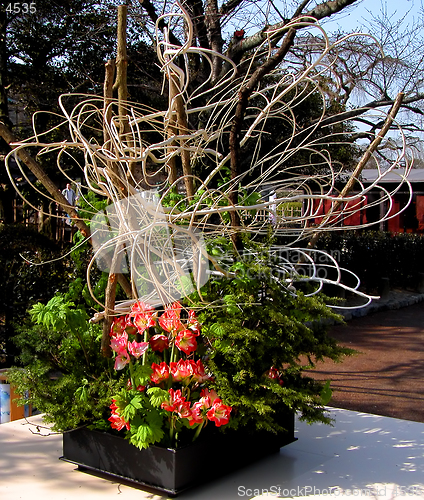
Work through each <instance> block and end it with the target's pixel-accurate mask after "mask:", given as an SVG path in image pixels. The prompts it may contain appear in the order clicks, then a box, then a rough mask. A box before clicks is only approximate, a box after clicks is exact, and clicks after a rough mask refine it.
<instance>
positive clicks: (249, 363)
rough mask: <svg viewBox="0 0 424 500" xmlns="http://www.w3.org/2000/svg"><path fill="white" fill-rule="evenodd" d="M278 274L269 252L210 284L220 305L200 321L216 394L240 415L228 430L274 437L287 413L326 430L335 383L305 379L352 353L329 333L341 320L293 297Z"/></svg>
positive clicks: (317, 301) (209, 294) (319, 303)
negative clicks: (321, 364) (318, 366)
mask: <svg viewBox="0 0 424 500" xmlns="http://www.w3.org/2000/svg"><path fill="white" fill-rule="evenodd" d="M249 245H250V246H252V244H247V247H249ZM262 250H264V249H262ZM273 270H274V271H275V269H273V262H272V261H271V260H270V259H269V257H267V252H266V249H265V251H263V252H261V254H260V255H257V256H256V257H254V258H251V259H250V260H249V259H245V260H239V261H238V262H236V263H234V264H233V266H232V267H231V268H230V271H233V272H235V273H236V276H235V277H234V278H230V279H227V278H222V279H218V280H211V281H209V282H208V284H207V285H205V288H206V290H205V293H204V298H206V300H207V301H208V302H214V304H215V305H218V304H219V305H220V307H215V308H211V307H208V308H206V309H204V310H203V312H202V313H201V314H200V315H199V318H200V320H201V322H202V324H203V330H202V332H203V335H204V336H205V337H206V338H207V339H208V341H209V345H210V349H209V352H208V358H207V365H208V368H209V370H210V371H211V373H213V374H214V384H213V385H214V388H215V389H216V391H217V392H218V394H219V395H220V397H221V398H222V400H223V401H224V403H225V404H228V405H230V406H233V407H234V408H236V411H235V414H234V416H232V418H231V420H230V423H229V426H233V427H234V426H237V425H247V426H252V427H256V428H257V429H266V430H268V431H273V432H275V431H276V430H278V429H280V428H281V427H280V424H279V421H280V418H279V417H281V415H284V414H286V413H287V411H299V412H300V415H301V418H303V419H305V420H307V421H308V422H314V421H322V422H326V423H328V422H329V419H328V417H326V415H325V408H324V405H325V404H326V403H327V402H328V400H329V397H331V390H330V387H329V384H322V383H320V382H317V381H314V380H313V379H312V378H310V377H307V376H305V374H304V372H305V370H308V369H309V368H312V367H314V366H315V363H316V362H317V361H319V360H323V359H324V358H330V359H333V360H335V361H339V360H340V359H341V358H342V357H343V356H344V355H348V354H350V353H351V351H350V350H349V349H345V348H342V347H340V346H338V345H337V343H336V341H335V340H334V339H333V338H331V337H329V336H328V334H327V332H326V326H325V320H326V319H329V318H331V319H333V320H340V318H339V317H338V316H337V315H336V314H334V313H333V312H332V311H331V310H330V309H329V308H328V307H327V306H326V305H325V304H324V302H323V300H322V299H321V298H320V297H317V296H312V297H308V296H305V295H304V294H302V293H301V292H298V293H297V296H293V295H292V294H291V293H290V292H289V291H288V290H285V289H284V288H283V287H282V286H281V279H280V278H281V276H280V277H278V276H276V274H275V272H273ZM200 304H201V303H200V302H199V304H198V305H199V306H200ZM270 370H271V371H270ZM270 375H273V376H270Z"/></svg>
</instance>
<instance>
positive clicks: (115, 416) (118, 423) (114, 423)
mask: <svg viewBox="0 0 424 500" xmlns="http://www.w3.org/2000/svg"><path fill="white" fill-rule="evenodd" d="M110 409H111V410H112V414H111V416H110V417H109V418H108V420H109V422H111V424H110V426H111V427H112V429H117V430H118V431H120V430H121V429H123V428H124V427H126V428H127V430H128V431H129V430H130V424H129V422H127V421H126V420H124V419H123V418H122V417H121V416H120V415H119V412H118V407H117V406H116V404H115V400H114V399H112V404H111V405H110Z"/></svg>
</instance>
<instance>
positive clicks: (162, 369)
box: [150, 361, 169, 384]
mask: <svg viewBox="0 0 424 500" xmlns="http://www.w3.org/2000/svg"><path fill="white" fill-rule="evenodd" d="M152 370H153V373H152V374H151V375H150V380H151V381H152V382H153V383H154V384H160V383H161V382H163V381H164V380H167V379H168V377H169V368H168V365H167V364H166V363H165V361H162V363H160V364H159V365H158V364H156V363H152Z"/></svg>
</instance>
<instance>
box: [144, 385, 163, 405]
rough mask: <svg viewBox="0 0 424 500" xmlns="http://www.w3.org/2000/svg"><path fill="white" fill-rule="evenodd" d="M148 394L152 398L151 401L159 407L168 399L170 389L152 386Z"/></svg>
mask: <svg viewBox="0 0 424 500" xmlns="http://www.w3.org/2000/svg"><path fill="white" fill-rule="evenodd" d="M147 394H148V396H149V398H150V403H151V404H152V406H155V407H156V408H159V406H160V405H161V404H162V403H163V402H164V401H167V400H168V391H165V390H164V389H161V388H160V387H150V388H149V389H147Z"/></svg>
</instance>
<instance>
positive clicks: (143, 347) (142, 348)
mask: <svg viewBox="0 0 424 500" xmlns="http://www.w3.org/2000/svg"><path fill="white" fill-rule="evenodd" d="M148 347H149V343H148V342H136V341H135V340H134V341H133V342H128V350H129V351H130V354H132V355H133V356H134V357H135V358H137V359H138V358H139V357H140V356H142V355H143V354H144V353H145V352H146V351H147V348H148Z"/></svg>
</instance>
